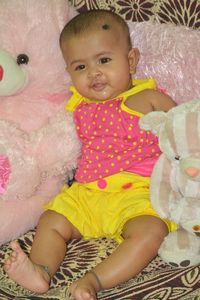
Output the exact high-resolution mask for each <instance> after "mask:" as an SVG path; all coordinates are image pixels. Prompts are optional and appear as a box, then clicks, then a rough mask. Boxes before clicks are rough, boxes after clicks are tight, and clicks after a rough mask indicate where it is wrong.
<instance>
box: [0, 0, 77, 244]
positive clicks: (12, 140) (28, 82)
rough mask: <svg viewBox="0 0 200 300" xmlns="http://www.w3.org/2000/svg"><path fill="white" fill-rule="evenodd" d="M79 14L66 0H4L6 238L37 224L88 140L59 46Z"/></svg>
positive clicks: (2, 233)
mask: <svg viewBox="0 0 200 300" xmlns="http://www.w3.org/2000/svg"><path fill="white" fill-rule="evenodd" d="M74 14H75V12H74V11H73V10H72V9H70V7H69V3H68V1H65V0H42V1H40V0H35V1H32V0H17V1H7V0H1V9H0V41H1V43H0V47H1V48H0V127H1V131H0V244H2V243H5V242H7V241H9V240H11V239H14V238H17V237H18V236H19V235H20V234H23V233H25V232H26V231H27V230H29V229H32V228H33V227H34V226H35V225H36V224H37V221H38V218H39V216H40V214H41V212H42V204H43V203H45V202H47V201H48V200H49V199H51V198H52V197H53V196H54V195H55V194H57V193H58V191H59V189H60V188H61V186H62V185H63V183H64V182H65V181H67V179H68V176H71V173H72V169H73V168H75V167H76V161H77V157H78V155H79V149H80V145H79V142H78V140H77V137H76V132H75V128H74V125H73V119H72V115H71V114H68V113H67V112H65V109H64V104H65V102H66V101H67V99H68V97H69V94H68V92H67V91H68V87H69V85H70V79H69V76H68V74H67V73H66V70H65V63H64V61H63V58H62V55H61V51H60V49H59V35H60V32H61V29H62V28H63V26H64V24H65V23H66V22H67V21H68V20H69V19H70V18H71V17H72V15H74ZM13 24H14V25H13ZM20 55H21V56H20ZM26 62H27V63H26Z"/></svg>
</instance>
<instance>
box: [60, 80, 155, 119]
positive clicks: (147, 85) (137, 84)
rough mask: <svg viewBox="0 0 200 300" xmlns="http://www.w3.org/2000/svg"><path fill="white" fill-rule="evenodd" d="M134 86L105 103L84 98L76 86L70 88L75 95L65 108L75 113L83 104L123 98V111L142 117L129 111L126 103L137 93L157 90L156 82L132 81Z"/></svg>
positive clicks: (140, 114)
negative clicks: (83, 102)
mask: <svg viewBox="0 0 200 300" xmlns="http://www.w3.org/2000/svg"><path fill="white" fill-rule="evenodd" d="M132 84H133V87H132V88H131V89H129V90H128V91H125V92H123V93H121V94H119V95H118V96H117V97H115V98H113V99H108V100H104V101H96V100H91V99H88V98H85V97H83V96H82V95H81V94H79V92H78V91H77V90H76V88H75V87H74V86H71V87H70V91H71V92H72V93H73V95H72V96H71V98H70V99H69V101H68V102H67V104H66V105H65V108H66V109H67V110H69V111H74V110H75V108H76V107H77V106H78V105H79V104H80V103H81V102H82V101H85V102H87V103H98V102H101V103H103V102H106V101H110V100H114V99H117V98H121V97H123V102H122V108H123V110H125V111H127V112H131V113H134V114H136V115H138V116H142V115H143V114H142V113H139V112H136V111H133V110H131V109H129V108H128V107H127V106H126V105H125V104H124V102H125V101H126V99H127V98H128V97H129V96H131V95H134V94H136V93H139V92H140V91H142V90H145V89H155V88H156V82H155V80H154V79H153V78H147V79H134V80H132Z"/></svg>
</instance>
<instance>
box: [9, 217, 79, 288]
mask: <svg viewBox="0 0 200 300" xmlns="http://www.w3.org/2000/svg"><path fill="white" fill-rule="evenodd" d="M78 237H80V234H79V232H78V231H77V230H76V229H75V228H74V227H73V226H72V224H71V223H70V222H69V221H68V220H67V219H66V218H65V217H64V216H62V215H60V214H58V213H56V212H53V211H46V212H45V213H44V214H43V215H42V217H41V218H40V221H39V224H38V228H37V232H36V235H35V238H34V241H33V245H32V249H31V253H30V258H29V257H28V256H27V255H26V254H25V253H24V252H23V250H22V249H21V248H20V246H19V244H18V243H17V242H11V244H10V246H11V248H12V250H13V251H12V253H11V255H10V257H9V258H8V259H7V261H6V262H5V264H4V270H5V271H6V273H7V274H8V276H9V277H10V278H11V279H13V280H14V281H15V282H17V283H18V284H20V285H21V286H23V287H25V288H27V289H29V290H31V291H33V292H37V293H44V292H46V291H47V290H48V288H49V283H50V278H51V277H52V276H53V275H54V274H55V272H56V271H57V269H58V268H59V266H60V264H61V262H62V261H63V259H64V256H65V253H66V241H69V240H70V239H72V238H78Z"/></svg>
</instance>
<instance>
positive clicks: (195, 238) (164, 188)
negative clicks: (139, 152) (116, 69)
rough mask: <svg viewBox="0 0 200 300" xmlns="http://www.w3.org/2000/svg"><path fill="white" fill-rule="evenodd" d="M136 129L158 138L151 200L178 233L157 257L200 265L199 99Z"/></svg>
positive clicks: (154, 116)
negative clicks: (159, 149) (159, 153)
mask: <svg viewBox="0 0 200 300" xmlns="http://www.w3.org/2000/svg"><path fill="white" fill-rule="evenodd" d="M140 125H141V127H142V128H143V129H145V130H151V131H153V132H154V133H155V134H156V135H157V136H158V138H159V145H160V148H161V150H162V152H163V153H162V154H161V156H160V157H159V159H158V161H157V163H156V165H155V168H154V170H153V173H152V176H151V200H152V204H153V206H154V208H155V209H156V211H157V212H158V213H159V215H160V216H161V217H163V218H167V219H171V220H173V221H175V222H176V223H177V224H178V225H179V229H178V230H177V231H175V232H172V233H169V235H168V236H167V237H166V238H165V241H164V242H163V244H162V245H161V248H160V249H159V254H160V256H161V257H162V258H163V259H164V260H165V261H166V262H168V263H171V264H172V265H176V266H179V267H186V266H192V265H197V264H199V263H200V205H199V204H200V150H199V149H200V99H197V100H193V101H189V102H186V103H184V104H181V105H179V106H177V107H175V108H173V109H171V110H170V111H169V112H167V113H164V112H152V113H149V114H147V115H145V116H143V117H142V118H141V120H140Z"/></svg>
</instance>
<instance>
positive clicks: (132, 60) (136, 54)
mask: <svg viewBox="0 0 200 300" xmlns="http://www.w3.org/2000/svg"><path fill="white" fill-rule="evenodd" d="M128 59H129V66H130V74H135V72H136V67H137V64H138V62H139V59H140V51H139V50H138V48H132V49H131V50H130V51H129V53H128Z"/></svg>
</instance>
